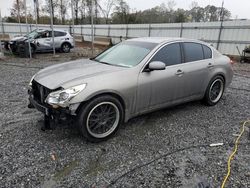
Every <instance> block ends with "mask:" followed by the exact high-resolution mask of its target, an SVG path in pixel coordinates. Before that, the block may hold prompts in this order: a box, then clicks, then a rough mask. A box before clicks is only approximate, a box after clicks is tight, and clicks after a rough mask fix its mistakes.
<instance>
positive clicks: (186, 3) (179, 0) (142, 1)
mask: <svg viewBox="0 0 250 188" xmlns="http://www.w3.org/2000/svg"><path fill="white" fill-rule="evenodd" d="M26 1H27V6H29V7H33V3H32V2H33V0H26ZM101 1H102V0H101ZM125 1H126V2H127V3H128V4H129V6H130V8H131V9H134V10H145V9H149V8H153V7H155V6H157V5H160V4H161V3H166V4H167V2H168V0H125ZM195 1H196V2H198V5H199V6H201V7H205V6H206V5H209V4H210V5H215V6H221V3H222V0H195ZM13 2H14V0H0V10H1V14H2V16H8V15H9V12H10V8H11V6H12V4H13ZM175 2H176V6H175V7H174V9H177V8H183V9H190V4H191V2H192V0H175ZM224 7H225V8H227V9H228V10H229V11H231V14H232V18H238V19H243V18H247V19H250V0H225V2H224Z"/></svg>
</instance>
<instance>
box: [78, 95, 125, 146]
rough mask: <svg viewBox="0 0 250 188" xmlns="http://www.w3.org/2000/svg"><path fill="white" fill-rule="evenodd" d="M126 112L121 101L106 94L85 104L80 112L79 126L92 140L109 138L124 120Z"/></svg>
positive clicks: (85, 135) (97, 140)
mask: <svg viewBox="0 0 250 188" xmlns="http://www.w3.org/2000/svg"><path fill="white" fill-rule="evenodd" d="M123 117H124V112H123V107H122V105H121V103H120V101H119V100H118V99H116V98H114V97H112V96H109V95H105V96H100V97H98V98H95V99H93V100H91V101H89V102H88V103H87V104H85V105H83V106H82V108H81V109H80V111H79V113H78V121H77V123H78V127H79V129H80V131H81V133H82V135H83V136H84V137H86V138H87V140H89V141H91V142H100V141H103V140H107V139H108V138H110V137H111V136H112V135H114V134H115V133H116V132H117V130H118V129H119V126H120V124H121V123H122V122H123Z"/></svg>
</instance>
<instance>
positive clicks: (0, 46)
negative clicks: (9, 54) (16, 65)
mask: <svg viewBox="0 0 250 188" xmlns="http://www.w3.org/2000/svg"><path fill="white" fill-rule="evenodd" d="M0 21H1V25H3V20H2V15H1V9H0ZM1 30H3V29H1ZM2 32H3V31H1V33H2ZM1 56H2V41H1V38H0V58H1Z"/></svg>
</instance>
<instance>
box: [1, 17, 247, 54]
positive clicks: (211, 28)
mask: <svg viewBox="0 0 250 188" xmlns="http://www.w3.org/2000/svg"><path fill="white" fill-rule="evenodd" d="M35 28H36V26H35V25H30V26H29V30H30V31H31V30H34V29H35ZM38 28H43V29H46V28H50V26H49V25H38ZM55 28H56V29H61V30H68V31H70V32H71V33H72V32H73V29H72V27H71V26H68V25H55ZM26 32H27V28H26V25H25V24H21V25H19V24H16V23H2V26H1V30H0V33H6V34H9V35H10V36H11V37H13V36H15V35H20V34H24V33H26ZM74 34H75V35H81V36H83V38H84V40H86V41H90V40H91V25H76V26H75V27H74ZM94 35H95V36H105V37H110V38H112V42H113V43H118V42H119V41H120V37H122V38H124V39H126V38H134V37H148V36H150V37H184V38H192V39H200V40H203V41H206V42H207V43H209V44H211V45H213V46H214V47H216V48H218V50H219V51H220V52H222V53H224V54H230V55H239V53H238V51H237V46H238V48H239V50H240V51H242V50H243V49H244V48H245V47H246V46H247V45H250V20H235V21H225V22H223V24H221V22H198V23H168V24H165V23H164V24H128V25H125V24H123V25H114V24H110V25H95V26H94Z"/></svg>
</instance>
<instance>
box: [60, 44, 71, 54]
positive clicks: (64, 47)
mask: <svg viewBox="0 0 250 188" xmlns="http://www.w3.org/2000/svg"><path fill="white" fill-rule="evenodd" d="M61 51H62V52H64V53H69V52H70V44H69V43H63V44H62V46H61Z"/></svg>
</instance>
